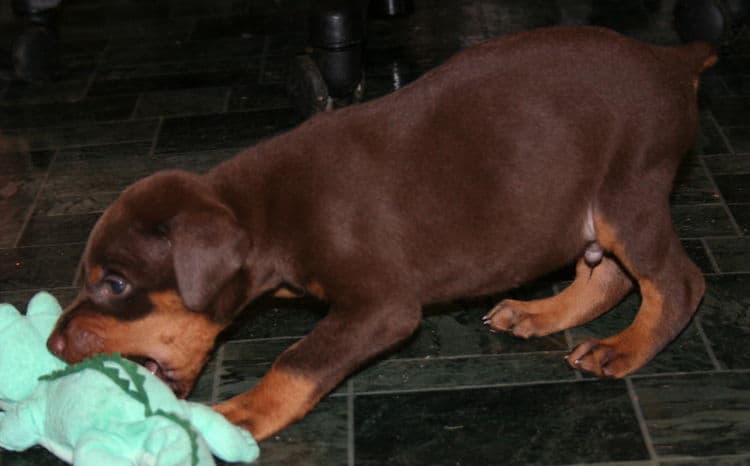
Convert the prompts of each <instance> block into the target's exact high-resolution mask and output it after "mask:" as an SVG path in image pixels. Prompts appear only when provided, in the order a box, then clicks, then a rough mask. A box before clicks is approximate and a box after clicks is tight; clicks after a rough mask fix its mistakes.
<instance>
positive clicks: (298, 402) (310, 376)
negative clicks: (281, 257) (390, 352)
mask: <svg viewBox="0 0 750 466" xmlns="http://www.w3.org/2000/svg"><path fill="white" fill-rule="evenodd" d="M420 318H421V307H420V305H419V304H418V303H415V302H412V301H410V300H403V301H396V302H394V301H390V302H388V303H377V304H356V305H355V304H352V305H349V306H345V307H341V306H336V305H334V306H333V307H332V308H331V311H330V312H329V313H328V315H327V316H326V317H325V318H323V320H321V321H320V322H319V323H318V325H317V326H316V327H315V329H313V331H312V332H310V334H309V335H307V336H306V337H305V338H303V339H301V340H300V341H299V342H297V343H295V344H294V345H292V346H291V347H289V348H288V349H287V350H286V351H284V352H283V353H282V354H281V355H280V356H279V357H278V358H277V359H276V361H275V362H274V364H273V366H272V367H271V370H270V371H269V372H268V373H267V374H266V375H265V376H264V377H263V379H261V381H260V382H259V383H258V385H256V386H255V387H254V388H253V389H252V390H250V391H249V392H247V393H244V394H241V395H237V396H235V397H234V398H231V399H229V400H227V401H224V402H222V403H219V404H218V405H216V406H214V409H215V410H216V411H218V412H219V413H221V414H223V415H224V416H225V417H226V418H227V419H229V421H231V422H233V423H235V424H237V425H239V426H242V427H244V428H246V429H247V430H249V431H250V432H251V433H252V434H253V436H254V437H255V438H256V440H263V439H266V438H268V437H269V436H271V435H273V434H274V433H276V432H278V431H279V430H281V429H283V428H284V427H286V426H288V425H289V424H291V423H292V422H294V421H296V420H298V419H300V418H302V417H303V416H304V415H305V414H306V413H307V412H308V411H310V410H311V409H312V407H313V406H315V404H316V403H317V402H318V401H320V399H321V398H323V396H325V395H326V394H327V393H328V392H329V391H331V390H332V389H333V388H334V387H336V385H338V384H339V383H340V382H341V381H342V380H344V378H346V377H347V376H348V375H349V374H350V373H352V372H353V371H354V370H356V369H357V368H358V367H360V366H361V365H362V364H364V363H365V362H367V361H368V360H369V359H371V358H373V357H374V356H376V355H377V354H379V353H381V352H383V351H385V350H387V349H389V348H391V347H393V346H394V345H396V344H397V343H399V342H401V341H403V340H405V339H406V338H408V337H409V336H410V335H411V334H412V333H414V331H415V330H416V328H417V327H418V326H419V322H420Z"/></svg>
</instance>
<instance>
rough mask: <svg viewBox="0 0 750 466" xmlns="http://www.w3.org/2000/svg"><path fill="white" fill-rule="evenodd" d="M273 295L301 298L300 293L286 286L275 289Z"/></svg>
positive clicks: (283, 297) (284, 297)
mask: <svg viewBox="0 0 750 466" xmlns="http://www.w3.org/2000/svg"><path fill="white" fill-rule="evenodd" d="M273 296H274V297H275V298H282V299H291V298H301V297H302V295H301V294H300V293H297V292H296V291H294V290H292V289H290V288H287V287H285V286H282V287H281V288H278V289H277V290H276V291H274V292H273Z"/></svg>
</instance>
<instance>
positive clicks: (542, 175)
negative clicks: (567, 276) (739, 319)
mask: <svg viewBox="0 0 750 466" xmlns="http://www.w3.org/2000/svg"><path fill="white" fill-rule="evenodd" d="M715 60H716V57H715V55H714V54H713V52H712V51H711V48H710V47H709V46H708V45H706V44H693V45H689V46H685V47H678V48H660V47H654V46H650V45H646V44H642V43H639V42H636V41H634V40H631V39H627V38H625V37H622V36H620V35H618V34H616V33H613V32H610V31H606V30H602V29H596V28H553V29H543V30H537V31H533V32H525V33H521V34H517V35H512V36H507V37H503V38H500V39H497V40H493V41H490V42H487V43H485V44H483V45H480V46H478V47H475V48H472V49H469V50H466V51H464V52H461V53H460V54H458V55H457V56H455V57H454V58H452V59H451V60H449V61H448V62H447V63H445V64H444V65H442V66H440V67H439V68H437V69H435V70H433V71H431V72H429V73H427V74H426V75H425V76H424V77H422V78H421V79H420V80H418V81H417V82H415V83H413V84H412V85H410V86H408V87H406V88H404V89H403V90H401V91H399V92H396V93H394V94H392V95H389V96H387V97H384V98H382V99H380V100H377V101H374V102H370V103H367V104H364V105H359V106H353V107H349V108H345V109H342V110H338V111H334V112H330V113H323V114H320V115H317V116H316V117H314V118H312V119H311V120H309V121H307V122H305V123H304V124H302V125H300V126H299V127H298V128H296V129H294V130H292V131H289V132H288V133H286V134H283V135H281V136H278V137H276V138H273V139H270V140H268V141H265V142H263V143H260V144H258V145H257V146H256V147H253V148H251V149H248V150H247V151H245V152H243V153H242V154H240V155H238V156H237V157H235V158H233V159H231V160H228V161H226V162H224V163H222V164H221V165H219V166H217V167H216V168H214V169H213V170H211V171H210V172H209V173H207V174H205V175H195V174H189V173H185V172H180V171H168V172H162V173H157V174H155V175H153V176H151V177H148V178H146V179H144V180H142V181H140V182H138V183H136V184H134V185H133V186H132V187H130V188H129V189H127V190H126V191H125V192H124V193H123V194H122V196H121V197H120V199H119V200H118V201H116V202H115V203H114V204H113V205H112V206H111V207H110V208H109V209H108V210H107V211H106V212H105V213H104V215H103V216H102V218H101V219H100V220H99V222H98V224H97V225H96V227H95V228H94V230H93V232H92V234H91V237H90V240H89V244H88V248H87V250H86V252H85V256H84V266H85V278H86V283H85V286H84V289H83V290H82V291H81V294H80V296H79V298H78V299H77V301H76V302H75V303H74V304H73V305H71V306H70V307H69V308H68V309H67V310H66V311H65V313H64V315H63V317H62V318H61V320H60V322H59V324H58V326H57V329H56V331H55V332H54V333H53V335H52V336H51V337H50V340H49V347H50V348H51V349H52V350H53V351H54V352H55V353H57V354H59V355H61V356H63V357H64V358H65V359H66V360H68V361H71V362H72V361H78V360H80V359H81V358H84V357H86V356H90V355H92V354H94V353H99V352H112V351H119V352H121V353H123V354H125V355H128V356H129V357H132V358H134V359H136V360H140V361H141V362H143V363H144V364H145V365H146V366H147V367H149V368H150V369H151V370H153V371H154V372H156V373H157V374H158V375H159V376H161V377H162V378H163V379H164V380H166V381H167V382H168V383H170V384H171V385H172V387H173V388H174V390H175V391H176V392H177V393H178V394H179V395H182V396H184V395H186V394H187V393H188V392H189V390H190V389H191V387H192V385H193V383H194V381H195V378H196V376H197V375H198V373H199V371H200V369H201V367H202V366H203V364H204V362H205V360H206V357H207V354H208V353H209V351H210V350H211V347H212V345H213V343H214V338H215V337H216V335H217V334H218V333H219V332H220V331H221V330H222V329H223V328H225V327H226V326H227V325H228V324H229V323H230V322H231V321H232V319H234V318H235V316H236V315H237V313H238V312H239V311H240V310H241V309H242V308H243V307H244V306H245V305H246V304H247V303H248V302H249V301H251V300H253V299H254V298H257V297H258V296H260V295H262V294H264V293H269V292H274V291H279V290H283V289H286V290H292V291H294V292H298V293H304V292H307V293H311V294H313V295H316V296H318V297H320V298H321V299H326V300H328V301H329V302H330V304H331V309H330V312H329V313H328V315H327V316H326V317H325V318H324V319H323V320H322V321H321V322H320V323H319V324H318V325H317V327H316V328H315V329H314V330H313V331H312V332H311V333H310V334H309V335H308V336H306V337H305V338H303V339H302V340H301V341H299V342H298V343H297V344H295V345H293V346H292V347H290V348H289V349H287V350H286V351H285V352H284V353H283V354H281V356H279V358H278V359H277V360H276V362H275V363H274V365H273V367H272V369H271V370H270V371H269V373H268V374H267V375H266V376H265V377H264V378H263V379H262V380H261V382H260V383H259V384H258V385H257V386H256V387H255V388H254V389H253V390H251V391H250V392H248V393H245V394H243V395H240V396H238V397H236V398H233V399H231V400H228V401H226V402H224V403H221V404H220V405H218V406H217V407H216V409H217V410H218V411H219V412H221V413H223V414H224V415H226V416H227V417H228V418H229V419H230V420H231V421H233V422H235V423H238V424H240V425H242V426H244V427H246V428H248V429H249V430H250V431H251V432H252V433H253V434H254V435H255V436H256V437H257V438H259V439H264V438H267V437H268V436H269V435H271V434H273V433H274V432H276V431H278V430H279V429H281V428H283V427H284V426H286V425H288V424H289V423H291V422H293V421H294V420H296V419H298V418H300V417H301V416H303V415H304V414H305V413H306V412H307V411H308V410H310V409H311V407H312V406H313V405H314V404H315V403H316V402H317V401H319V400H320V399H321V397H323V396H324V395H325V394H326V393H328V392H329V391H330V390H331V389H332V388H334V387H335V386H336V385H337V384H338V383H339V382H341V381H342V380H343V379H344V378H345V377H346V376H347V375H348V374H350V373H351V372H352V371H354V370H355V369H356V368H358V367H359V366H361V365H362V364H363V363H364V362H366V361H367V360H369V359H370V358H372V357H374V356H375V355H377V354H378V353H381V352H382V351H384V350H386V349H388V348H391V347H392V346H394V345H395V344H397V343H399V342H400V341H402V340H404V339H405V338H407V337H408V336H409V335H411V334H412V332H414V330H415V329H416V328H417V326H418V325H419V322H420V318H421V308H422V306H423V305H424V304H425V303H430V302H435V301H445V300H451V299H454V298H458V297H462V296H471V295H481V294H487V293H494V292H499V291H502V290H507V289H509V288H512V287H515V286H517V285H519V284H521V283H523V282H525V281H528V280H531V279H533V278H534V277H537V276H539V275H540V274H543V273H545V272H547V271H550V270H552V269H555V268H558V267H560V266H563V265H565V264H567V263H570V262H572V261H575V260H578V266H577V276H576V279H575V281H574V282H573V284H572V285H571V286H570V287H568V288H567V289H566V290H565V291H563V292H562V293H560V294H559V295H558V296H555V297H552V298H549V299H543V300H539V301H531V302H518V301H510V300H509V301H504V302H502V303H500V304H498V306H497V307H496V308H495V309H493V310H492V311H491V312H490V313H489V314H488V315H487V316H486V317H485V319H486V322H487V323H488V325H489V326H490V327H491V328H492V329H495V330H501V331H507V332H511V333H513V334H515V335H518V336H522V337H529V336H532V335H535V336H539V335H546V334H549V333H552V332H557V331H559V330H562V329H565V328H568V327H571V326H574V325H579V324H582V323H584V322H587V321H589V320H591V319H593V318H594V317H596V316H598V315H600V314H602V313H603V312H605V311H606V310H607V309H609V308H611V307H612V306H613V305H614V304H616V303H617V302H618V301H619V300H621V299H622V298H623V297H624V296H625V295H626V293H628V291H630V290H631V288H632V287H633V282H635V283H636V284H637V286H638V288H639V289H640V293H641V294H642V297H643V301H642V304H641V308H640V310H639V312H638V315H637V317H636V319H635V321H634V322H633V323H632V325H630V326H629V327H628V328H627V329H625V330H624V331H622V332H621V333H619V334H617V335H614V336H611V337H608V338H605V339H602V340H591V341H587V342H585V343H583V344H581V345H579V346H578V347H577V348H575V349H574V350H573V352H572V353H571V355H570V358H569V360H568V361H569V363H570V364H571V365H572V366H574V367H577V368H580V369H583V370H586V371H590V372H592V373H594V374H596V375H598V376H611V377H622V376H624V375H626V374H629V373H631V372H633V371H635V370H637V369H638V368H640V367H642V366H643V365H644V364H645V363H646V362H647V361H649V360H650V359H651V358H652V357H653V356H654V354H656V352H657V351H659V350H660V349H661V348H663V347H664V346H665V345H666V344H667V343H668V342H669V341H670V340H672V339H673V338H674V337H675V336H676V335H677V334H678V333H679V332H680V331H681V330H682V329H683V328H684V327H685V325H686V324H687V323H688V321H689V320H690V318H691V316H692V315H693V313H694V312H695V310H696V307H697V305H698V302H699V300H700V299H701V296H702V294H703V290H704V281H703V278H702V276H701V273H700V272H699V270H698V269H697V268H696V267H695V265H693V264H692V263H691V262H690V260H689V259H688V257H687V256H686V255H685V252H684V251H683V249H682V247H681V245H680V242H679V240H678V238H677V236H676V235H675V232H674V229H673V227H672V224H671V222H670V213H669V205H668V195H669V191H670V189H671V184H672V180H673V177H674V175H675V171H676V169H677V167H678V165H679V163H680V159H681V156H682V155H683V153H685V152H686V150H687V149H688V148H689V147H690V146H691V144H692V141H693V138H694V136H695V133H696V128H697V122H698V112H697V109H696V90H697V87H698V79H699V74H700V72H701V71H702V70H703V69H704V68H705V67H707V66H711V65H712V64H713V63H714V62H715Z"/></svg>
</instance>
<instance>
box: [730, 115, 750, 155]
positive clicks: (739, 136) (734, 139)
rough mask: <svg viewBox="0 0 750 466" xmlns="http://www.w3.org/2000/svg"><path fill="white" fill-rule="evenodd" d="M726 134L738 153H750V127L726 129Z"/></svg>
mask: <svg viewBox="0 0 750 466" xmlns="http://www.w3.org/2000/svg"><path fill="white" fill-rule="evenodd" d="M745 124H748V123H747V122H746V123H745ZM724 134H726V136H727V139H729V143H730V144H732V148H733V149H734V151H735V152H736V153H738V154H739V153H750V127H748V126H745V127H738V128H726V129H725V130H724Z"/></svg>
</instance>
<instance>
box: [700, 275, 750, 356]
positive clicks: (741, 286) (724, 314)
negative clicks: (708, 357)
mask: <svg viewBox="0 0 750 466" xmlns="http://www.w3.org/2000/svg"><path fill="white" fill-rule="evenodd" d="M698 315H699V319H700V322H701V327H702V328H703V331H704V332H705V335H706V337H707V338H708V341H709V344H710V346H711V349H712V351H713V353H714V354H715V355H716V359H717V360H718V362H719V364H720V365H721V367H723V368H728V369H750V353H749V352H748V351H744V348H745V346H746V344H747V341H748V339H749V338H750V274H736V275H725V276H714V277H708V279H707V282H706V294H705V296H704V297H703V302H702V303H701V307H700V312H699V314H698Z"/></svg>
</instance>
